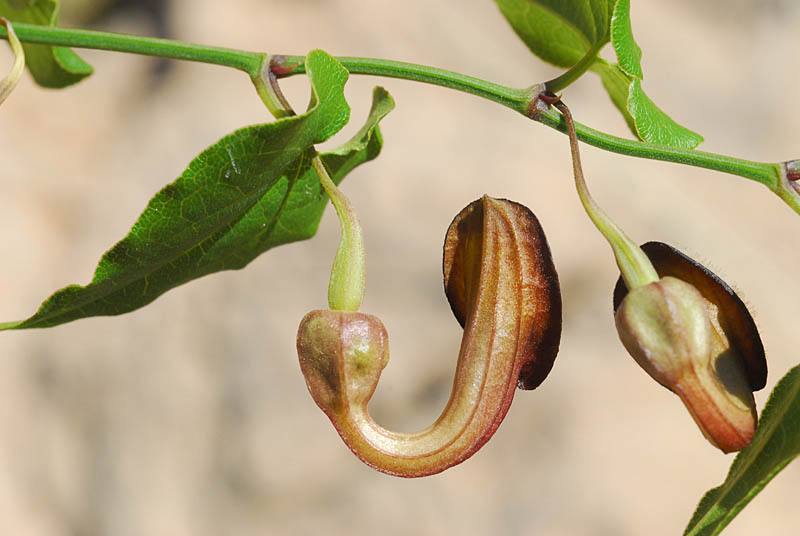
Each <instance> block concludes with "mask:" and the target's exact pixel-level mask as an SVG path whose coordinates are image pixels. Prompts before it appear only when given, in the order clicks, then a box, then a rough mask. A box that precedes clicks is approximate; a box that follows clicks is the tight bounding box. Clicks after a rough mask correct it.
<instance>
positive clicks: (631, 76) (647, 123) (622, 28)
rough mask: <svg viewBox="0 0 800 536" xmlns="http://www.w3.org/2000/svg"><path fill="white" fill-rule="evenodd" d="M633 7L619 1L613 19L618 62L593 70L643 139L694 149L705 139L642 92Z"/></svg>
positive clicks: (613, 41) (612, 25)
mask: <svg viewBox="0 0 800 536" xmlns="http://www.w3.org/2000/svg"><path fill="white" fill-rule="evenodd" d="M630 7H631V6H630V0H617V2H616V4H615V5H614V11H613V16H612V17H611V44H612V46H613V47H614V51H615V52H616V54H617V61H618V62H619V63H618V64H617V65H609V64H608V63H606V62H605V61H602V60H598V62H597V63H596V65H595V66H594V67H593V70H595V71H596V72H598V73H599V74H600V76H601V78H602V80H603V86H604V87H605V88H606V91H608V94H609V96H610V97H611V100H612V101H613V102H614V104H615V105H616V107H617V108H618V109H619V110H620V112H622V114H623V116H625V121H626V122H627V123H628V126H630V127H631V130H633V133H634V134H636V136H637V137H638V138H639V139H640V140H642V141H646V142H648V143H655V144H659V145H668V146H670V147H677V148H680V149H694V148H695V147H697V146H698V145H700V143H702V141H703V137H702V136H700V135H699V134H697V133H695V132H692V131H691V130H689V129H688V128H686V127H683V126H681V125H679V124H678V123H676V122H675V121H674V120H673V119H672V118H671V117H670V116H668V115H667V114H666V113H664V111H662V110H661V109H660V108H659V107H658V106H656V104H655V103H654V102H653V101H652V100H651V99H650V97H648V96H647V94H645V92H644V90H643V89H642V85H641V81H642V78H643V76H644V74H643V72H642V49H641V48H639V45H638V44H637V43H636V40H635V39H634V37H633V29H632V27H631V14H630ZM623 96H624V98H623Z"/></svg>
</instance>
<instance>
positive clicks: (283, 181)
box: [0, 51, 393, 329]
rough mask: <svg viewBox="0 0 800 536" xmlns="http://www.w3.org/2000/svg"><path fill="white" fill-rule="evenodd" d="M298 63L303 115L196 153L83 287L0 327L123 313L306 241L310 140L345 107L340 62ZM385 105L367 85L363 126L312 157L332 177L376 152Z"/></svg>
mask: <svg viewBox="0 0 800 536" xmlns="http://www.w3.org/2000/svg"><path fill="white" fill-rule="evenodd" d="M307 65H308V71H309V78H310V79H311V84H312V90H313V98H312V104H311V106H310V108H309V110H308V112H306V113H305V114H302V115H299V116H294V117H289V118H285V119H281V120H278V121H276V122H274V123H269V124H264V125H257V126H252V127H248V128H244V129H242V130H239V131H236V132H234V133H233V134H230V135H228V136H226V137H225V138H223V139H222V140H220V141H219V142H218V143H216V144H215V145H213V146H211V147H210V148H208V149H206V150H205V151H203V152H202V153H201V154H200V155H199V156H198V157H197V158H195V160H194V161H192V163H191V164H190V165H189V167H188V168H187V170H186V171H185V172H184V174H183V175H182V176H181V177H180V178H179V179H178V180H176V181H175V182H173V183H172V184H170V185H168V186H166V187H165V188H164V189H163V190H162V191H161V192H159V193H158V194H157V195H156V196H155V197H154V198H153V199H152V200H151V201H150V203H149V205H148V206H147V208H146V209H145V211H144V212H143V213H142V215H141V216H140V217H139V219H138V221H137V222H136V223H135V224H134V226H133V228H132V229H131V231H130V233H129V234H128V236H127V237H125V238H124V239H123V240H122V241H121V242H119V243H118V244H117V245H115V246H114V247H113V248H112V249H111V250H110V251H109V252H108V253H106V254H105V255H104V256H103V258H102V259H101V260H100V263H99V264H98V266H97V269H96V271H95V276H94V279H93V280H92V282H91V283H90V284H88V285H86V286H77V285H73V286H69V287H66V288H64V289H62V290H59V291H58V292H56V293H55V294H54V295H53V296H51V297H50V298H49V299H48V300H47V301H45V302H44V303H43V304H42V306H41V308H40V309H39V311H38V312H37V313H36V314H35V315H33V316H32V317H31V318H29V319H27V320H24V321H21V322H14V323H8V324H4V325H0V329H22V328H38V327H49V326H55V325H58V324H63V323H65V322H69V321H72V320H76V319H79V318H84V317H89V316H98V315H118V314H123V313H126V312H129V311H133V310H135V309H137V308H139V307H142V306H144V305H146V304H148V303H150V302H151V301H153V300H154V299H156V298H157V297H158V296H160V295H161V294H163V293H164V292H166V291H167V290H169V289H171V288H174V287H176V286H178V285H181V284H183V283H186V282H188V281H190V280H192V279H196V278H198V277H202V276H204V275H207V274H210V273H212V272H217V271H221V270H231V269H240V268H243V267H244V266H246V265H247V264H248V263H249V262H250V261H252V260H253V259H255V258H256V257H257V256H258V255H260V254H261V253H263V252H265V251H267V250H268V249H270V248H273V247H276V246H279V245H281V244H286V243H289V242H294V241H298V240H303V239H307V238H310V237H312V236H313V235H314V234H315V233H316V230H317V227H318V225H319V221H320V218H321V217H322V213H323V211H324V209H325V206H326V203H327V197H326V196H325V194H324V192H323V191H322V188H321V186H320V184H319V179H318V178H317V176H316V175H315V174H314V172H313V170H311V169H310V160H311V158H312V156H313V155H314V149H313V145H314V144H316V143H321V142H323V141H325V140H326V139H328V138H330V137H331V136H332V135H333V134H335V133H336V132H337V131H339V130H340V129H341V128H342V127H343V126H344V125H345V123H346V122H347V120H348V118H349V113H350V108H349V106H348V105H347V102H346V101H345V99H344V94H343V89H344V84H345V81H346V80H347V71H346V70H345V69H344V67H342V66H341V64H339V63H338V62H337V61H336V60H335V59H334V58H332V57H331V56H329V55H327V54H326V53H324V52H322V51H313V52H311V53H309V55H308V57H307ZM392 107H393V101H392V99H391V97H390V96H389V95H388V93H386V92H385V91H384V90H382V89H380V88H378V89H376V91H375V94H374V102H373V107H372V112H371V113H370V116H369V119H368V120H367V123H366V124H365V126H364V128H363V129H361V131H360V132H359V133H358V134H356V136H355V137H354V138H353V139H352V140H350V141H349V142H348V143H346V144H345V145H343V146H342V147H340V148H339V149H337V150H335V151H333V152H332V153H327V154H323V155H322V158H323V160H324V162H325V164H326V166H327V168H328V170H329V171H330V173H331V176H332V178H333V180H334V182H337V183H338V182H340V181H341V180H342V179H343V178H344V176H345V175H346V174H347V173H349V172H350V171H351V170H353V169H354V168H355V167H357V166H358V165H360V164H362V163H364V162H367V161H369V160H372V159H373V158H375V157H376V156H377V155H378V153H379V152H380V148H381V136H380V133H379V130H378V126H377V125H378V122H379V121H380V120H381V119H382V118H383V117H384V116H385V115H386V114H387V113H388V112H389V111H390V110H391V109H392Z"/></svg>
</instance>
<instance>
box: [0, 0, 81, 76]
mask: <svg viewBox="0 0 800 536" xmlns="http://www.w3.org/2000/svg"><path fill="white" fill-rule="evenodd" d="M58 12H59V1H58V0H0V16H2V17H6V18H7V19H9V20H10V21H12V22H26V23H30V24H40V25H43V26H56V25H57V24H58ZM24 48H25V60H26V63H27V66H28V70H29V71H30V72H31V75H32V76H33V78H34V80H36V83H37V84H39V85H40V86H43V87H48V88H63V87H67V86H70V85H72V84H75V83H77V82H80V81H81V80H83V79H84V78H86V77H87V76H89V75H90V74H92V72H93V69H92V66H91V65H89V64H88V63H86V62H85V61H83V60H82V59H81V57H80V56H78V55H77V54H75V53H74V52H73V51H72V50H70V49H68V48H64V47H51V46H48V45H29V44H26V45H24Z"/></svg>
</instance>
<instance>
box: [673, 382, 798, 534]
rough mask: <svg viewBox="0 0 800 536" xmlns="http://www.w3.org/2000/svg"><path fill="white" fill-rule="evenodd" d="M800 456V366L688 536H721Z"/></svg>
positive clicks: (773, 400)
mask: <svg viewBox="0 0 800 536" xmlns="http://www.w3.org/2000/svg"><path fill="white" fill-rule="evenodd" d="M798 454H800V366H798V367H795V368H793V369H792V370H790V371H789V373H788V374H786V376H784V377H783V378H782V379H781V381H780V382H778V385H777V386H776V387H775V389H774V390H773V391H772V394H771V395H770V397H769V401H768V402H767V405H766V407H765V408H764V412H763V413H762V415H761V421H760V422H759V424H758V429H757V430H756V435H755V437H754V438H753V442H752V443H751V444H750V446H749V447H747V448H746V449H744V450H743V451H741V452H740V453H739V455H738V456H736V459H734V460H733V464H732V465H731V469H730V471H729V472H728V477H727V478H726V479H725V482H723V483H722V485H721V486H719V487H717V488H714V489H712V490H711V491H709V492H708V493H706V494H705V496H704V497H703V499H702V500H701V501H700V504H699V505H698V506H697V510H696V511H695V513H694V515H693V516H692V519H691V521H689V526H688V527H686V532H685V533H684V534H685V535H688V536H697V535H703V536H712V535H715V534H719V533H720V532H722V530H723V529H724V528H725V527H726V526H727V525H728V523H730V522H731V520H732V519H733V518H734V517H736V515H737V514H738V513H739V512H740V511H741V510H742V509H743V508H744V507H745V506H747V503H749V502H750V501H751V500H752V499H753V497H755V496H756V495H757V494H758V493H759V492H760V491H761V490H762V489H764V486H766V485H767V484H768V483H769V481H770V480H772V479H773V478H774V477H775V475H777V474H778V473H779V472H780V471H781V470H782V469H783V468H784V467H786V466H787V465H788V464H789V462H791V461H792V460H794V459H795V458H796V457H797V456H798Z"/></svg>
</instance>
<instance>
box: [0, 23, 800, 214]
mask: <svg viewBox="0 0 800 536" xmlns="http://www.w3.org/2000/svg"><path fill="white" fill-rule="evenodd" d="M14 28H15V30H16V31H17V35H18V36H19V39H20V41H22V42H24V43H40V44H47V45H56V46H67V47H74V48H89V49H98V50H110V51H116V52H128V53H133V54H144V55H148V56H157V57H162V58H172V59H177V60H186V61H196V62H202V63H210V64H214V65H222V66H226V67H231V68H234V69H239V70H241V71H244V72H246V73H247V74H249V75H250V77H251V78H252V79H254V80H255V79H256V78H258V77H259V76H261V72H262V68H263V67H264V65H265V62H266V60H267V55H266V54H264V53H260V52H249V51H244V50H234V49H228V48H218V47H210V46H205V45H197V44H191V43H183V42H180V41H172V40H168V39H157V38H151V37H140V36H134V35H122V34H115V33H108V32H96V31H91V30H81V29H66V28H53V27H49V26H38V25H34V24H22V23H19V24H15V25H14ZM7 35H8V34H7V32H6V30H5V28H3V27H0V38H7ZM273 60H274V61H273V64H272V65H271V67H270V70H271V71H272V72H273V73H274V74H275V75H276V77H278V78H281V77H286V76H291V75H295V74H302V73H304V72H305V65H304V63H303V61H304V57H303V56H277V55H276V56H273ZM337 60H339V61H340V62H341V63H342V64H343V65H344V66H345V68H347V70H348V71H349V72H350V73H351V74H360V75H373V76H384V77H389V78H399V79H404V80H412V81H417V82H423V83H427V84H433V85H438V86H443V87H447V88H451V89H455V90H457V91H462V92H465V93H470V94H472V95H477V96H479V97H482V98H484V99H488V100H490V101H493V102H496V103H498V104H501V105H503V106H506V107H508V108H510V109H512V110H515V111H517V112H519V113H521V114H524V115H526V116H527V117H530V118H532V119H534V120H535V121H538V122H539V123H542V124H543V125H546V126H548V127H550V128H553V129H556V130H559V131H561V132H566V124H565V123H564V121H563V119H562V118H561V116H560V115H559V114H558V113H557V112H555V111H553V110H546V109H544V110H542V109H539V108H538V107H537V106H536V102H537V100H538V95H539V93H540V92H541V91H542V90H543V89H544V84H540V85H535V86H532V87H530V88H524V89H517V88H511V87H507V86H503V85H500V84H496V83H493V82H489V81H486V80H482V79H480V78H476V77H472V76H467V75H464V74H460V73H456V72H452V71H447V70H444V69H438V68H435V67H429V66H425V65H417V64H413V63H405V62H399V61H392V60H385V59H373V58H354V57H339V58H337ZM573 74H574V73H573ZM557 80H558V79H555V80H553V81H551V82H550V83H551V84H554V85H559V83H557ZM575 131H576V134H577V137H578V139H579V140H581V141H583V142H585V143H588V144H589V145H593V146H595V147H598V148H600V149H603V150H605V151H611V152H615V153H618V154H623V155H627V156H635V157H638V158H647V159H650V160H662V161H665V162H674V163H677V164H684V165H689V166H694V167H701V168H706V169H711V170H714V171H721V172H723V173H729V174H731V175H737V176H740V177H744V178H746V179H750V180H753V181H756V182H760V183H761V184H763V185H765V186H767V187H768V188H769V189H770V190H772V191H773V192H775V193H777V194H778V195H779V196H780V197H781V198H782V199H783V200H784V201H785V202H786V203H787V204H788V205H789V206H791V207H792V208H793V209H794V210H795V211H796V212H797V213H799V214H800V198H798V197H796V196H793V195H788V194H786V192H784V191H783V189H782V182H781V178H782V168H781V165H780V164H773V163H765V162H754V161H750V160H744V159H741V158H735V157H732V156H726V155H721V154H715V153H708V152H704V151H695V150H686V149H676V148H673V147H667V146H663V145H653V144H650V143H644V142H640V141H636V140H630V139H625V138H619V137H617V136H612V135H610V134H606V133H604V132H601V131H599V130H595V129H593V128H590V127H588V126H586V125H582V124H580V123H575Z"/></svg>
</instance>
